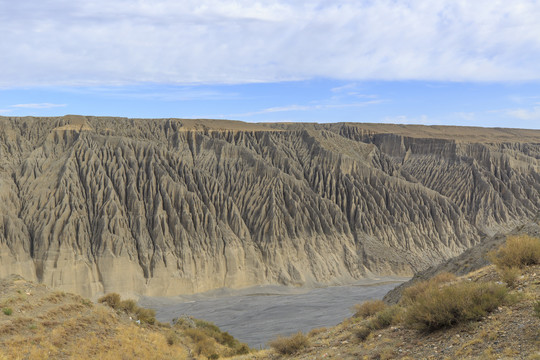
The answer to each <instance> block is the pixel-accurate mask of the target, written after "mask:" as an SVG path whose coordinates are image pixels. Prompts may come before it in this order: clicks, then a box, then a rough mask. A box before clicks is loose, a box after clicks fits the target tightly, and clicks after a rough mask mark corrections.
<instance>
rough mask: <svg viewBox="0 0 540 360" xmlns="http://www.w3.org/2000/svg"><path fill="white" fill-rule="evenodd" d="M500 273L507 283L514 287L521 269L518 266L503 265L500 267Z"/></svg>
mask: <svg viewBox="0 0 540 360" xmlns="http://www.w3.org/2000/svg"><path fill="white" fill-rule="evenodd" d="M499 275H500V277H501V280H502V281H504V282H505V283H506V285H508V286H509V287H513V286H514V285H515V284H516V280H517V278H518V276H519V275H521V271H520V270H519V269H518V268H517V267H503V268H500V269H499Z"/></svg>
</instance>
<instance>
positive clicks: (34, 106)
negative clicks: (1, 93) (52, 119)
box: [11, 103, 67, 109]
mask: <svg viewBox="0 0 540 360" xmlns="http://www.w3.org/2000/svg"><path fill="white" fill-rule="evenodd" d="M65 106H67V105H66V104H51V103H39V104H17V105H11V107H14V108H24V109H51V108H57V107H65Z"/></svg>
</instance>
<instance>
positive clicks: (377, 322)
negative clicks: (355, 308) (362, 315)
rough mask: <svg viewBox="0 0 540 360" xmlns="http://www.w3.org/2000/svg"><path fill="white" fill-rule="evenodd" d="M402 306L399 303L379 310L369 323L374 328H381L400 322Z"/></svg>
mask: <svg viewBox="0 0 540 360" xmlns="http://www.w3.org/2000/svg"><path fill="white" fill-rule="evenodd" d="M401 311H402V308H401V306H399V305H393V306H388V307H386V308H385V309H384V310H382V311H379V312H378V313H377V314H376V315H375V316H374V317H373V318H372V319H371V320H370V321H369V323H368V327H370V328H371V329H373V330H380V329H384V328H387V327H389V326H390V325H393V324H396V323H398V322H399V317H400V315H401Z"/></svg>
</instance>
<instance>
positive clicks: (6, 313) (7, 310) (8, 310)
mask: <svg viewBox="0 0 540 360" xmlns="http://www.w3.org/2000/svg"><path fill="white" fill-rule="evenodd" d="M2 312H3V313H4V315H7V316H9V315H11V314H13V310H12V309H11V308H7V307H6V308H3V309H2Z"/></svg>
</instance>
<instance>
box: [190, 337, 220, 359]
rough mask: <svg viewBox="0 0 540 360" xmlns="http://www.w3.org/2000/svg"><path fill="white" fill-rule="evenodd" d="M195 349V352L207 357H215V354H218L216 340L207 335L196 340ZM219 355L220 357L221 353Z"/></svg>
mask: <svg viewBox="0 0 540 360" xmlns="http://www.w3.org/2000/svg"><path fill="white" fill-rule="evenodd" d="M194 350H195V353H196V354H197V355H204V356H206V357H207V358H209V357H210V356H213V357H215V355H214V354H216V355H217V353H216V342H215V341H213V340H212V339H211V338H209V337H206V338H204V339H201V340H199V341H196V342H195V349H194ZM218 357H219V355H218Z"/></svg>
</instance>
